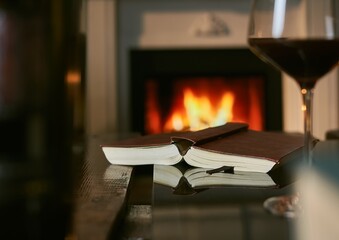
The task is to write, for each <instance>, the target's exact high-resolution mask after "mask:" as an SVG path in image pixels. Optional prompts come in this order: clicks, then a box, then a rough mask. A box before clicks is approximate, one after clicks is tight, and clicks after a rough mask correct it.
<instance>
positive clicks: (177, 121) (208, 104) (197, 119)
mask: <svg viewBox="0 0 339 240" xmlns="http://www.w3.org/2000/svg"><path fill="white" fill-rule="evenodd" d="M216 100H217V101H216V102H213V101H212V99H211V96H208V95H202V96H197V95H196V94H195V93H194V92H193V91H192V90H191V89H190V88H186V89H184V96H183V106H175V107H174V109H173V111H172V114H171V115H170V117H169V118H168V120H167V121H166V123H165V129H164V130H165V131H173V130H174V131H181V130H192V131H195V130H199V129H203V128H206V127H213V126H218V125H221V124H224V123H226V122H229V121H232V119H233V113H232V108H233V104H234V100H235V97H234V94H233V93H231V92H225V93H224V94H223V95H222V97H221V99H216Z"/></svg>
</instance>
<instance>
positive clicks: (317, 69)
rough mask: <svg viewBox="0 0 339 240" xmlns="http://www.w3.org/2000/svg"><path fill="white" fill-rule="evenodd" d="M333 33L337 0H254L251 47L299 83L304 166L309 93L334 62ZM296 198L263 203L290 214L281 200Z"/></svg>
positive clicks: (337, 44)
mask: <svg viewBox="0 0 339 240" xmlns="http://www.w3.org/2000/svg"><path fill="white" fill-rule="evenodd" d="M338 32H339V0H321V1H319V0H253V3H252V8H251V14H250V21H249V28H248V44H249V47H250V49H251V50H252V51H253V52H254V53H255V54H256V55H257V56H258V57H259V58H261V59H262V60H263V61H265V62H267V63H268V64H270V65H272V66H274V67H276V68H277V69H278V70H280V71H282V72H284V73H286V74H287V75H289V76H290V77H292V79H294V80H295V81H296V82H297V83H298V85H299V86H300V92H301V96H302V100H303V106H302V110H303V112H304V141H305V144H304V157H303V163H304V164H305V165H306V166H311V165H312V148H313V146H314V142H315V140H314V137H313V135H312V105H313V103H312V102H313V91H314V88H315V85H316V83H317V81H318V80H319V79H320V78H321V77H323V76H324V75H325V74H327V73H328V72H329V71H331V70H332V69H333V68H334V67H335V66H337V65H338V58H339V34H338ZM295 197H296V196H295V195H292V196H281V197H274V198H271V199H268V201H266V202H265V203H266V205H265V204H264V206H269V209H268V210H270V211H271V212H272V213H273V212H274V211H275V209H277V207H278V208H279V209H286V215H291V214H290V212H288V213H287V211H290V210H291V208H289V207H288V206H287V205H286V204H288V203H289V202H295V201H294V200H295V199H296V198H295ZM292 200H293V201H292ZM298 202H299V201H298ZM267 203H270V204H267ZM298 204H299V203H298ZM281 206H286V208H281ZM287 209H289V210H287ZM296 209H298V208H296ZM281 214H282V215H285V214H284V213H281ZM292 215H293V216H294V215H295V214H292Z"/></svg>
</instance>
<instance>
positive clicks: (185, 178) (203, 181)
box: [153, 164, 281, 195]
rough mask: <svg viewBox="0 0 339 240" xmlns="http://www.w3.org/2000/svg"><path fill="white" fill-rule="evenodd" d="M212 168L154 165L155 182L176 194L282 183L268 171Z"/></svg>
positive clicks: (261, 186) (265, 186)
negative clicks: (213, 171) (217, 170)
mask: <svg viewBox="0 0 339 240" xmlns="http://www.w3.org/2000/svg"><path fill="white" fill-rule="evenodd" d="M209 170H210V169H206V168H195V167H193V168H192V167H184V168H183V167H182V166H181V165H180V164H179V166H177V165H174V166H168V165H154V175H153V177H154V182H155V183H158V184H161V185H164V186H168V187H171V188H172V189H173V193H174V194H178V195H191V194H195V193H197V192H199V191H201V190H205V189H208V188H215V187H227V186H241V187H254V188H278V187H281V186H280V183H279V182H278V181H276V180H274V179H273V177H271V176H270V175H269V174H267V173H260V172H242V171H234V170H233V168H230V169H228V170H227V171H226V172H216V173H210V172H209Z"/></svg>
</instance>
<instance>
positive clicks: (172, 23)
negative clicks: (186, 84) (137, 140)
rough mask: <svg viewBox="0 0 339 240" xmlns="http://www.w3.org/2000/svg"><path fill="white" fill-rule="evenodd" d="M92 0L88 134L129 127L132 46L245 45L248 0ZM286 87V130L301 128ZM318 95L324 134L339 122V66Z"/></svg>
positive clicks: (317, 128) (296, 102)
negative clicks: (130, 55) (338, 69)
mask: <svg viewBox="0 0 339 240" xmlns="http://www.w3.org/2000/svg"><path fill="white" fill-rule="evenodd" d="M88 2H89V4H88V12H89V14H88V25H89V28H88V37H89V38H88V53H89V55H88V56H89V57H93V56H94V59H95V60H91V58H89V61H88V87H89V88H88V96H89V97H88V109H87V110H88V111H87V113H88V132H89V133H96V132H102V131H118V129H119V131H129V130H130V129H129V121H130V116H129V114H128V108H129V104H130V102H129V98H130V92H129V72H128V70H129V51H130V49H131V48H140V49H143V48H148V49H149V48H167V49H168V48H176V49H178V48H192V47H194V48H199V47H201V48H220V47H228V48H233V47H237V48H239V47H244V48H246V47H247V43H246V31H247V30H246V29H247V22H248V13H249V9H250V0H241V1H239V0H228V1H219V0H212V1H210V0H198V1H193V0H187V1H180V0H161V1H158V0H147V1H146V0H141V1H135V0H124V1H118V0H89V1H88ZM98 16H100V18H98ZM98 19H99V20H100V19H101V21H98ZM98 37H99V40H100V39H101V41H100V42H99V44H98ZM100 37H102V38H100ZM107 47H108V48H107ZM100 54H101V55H100ZM91 63H92V64H91ZM98 66H100V68H99V69H98ZM91 86H92V88H91ZM98 86H99V87H100V88H99V90H98ZM282 89H283V122H284V124H283V129H284V130H285V131H289V132H302V131H303V124H302V118H303V117H302V114H301V110H300V109H301V97H300V94H299V88H298V86H297V84H296V83H295V82H294V81H293V80H292V79H290V78H289V77H288V76H286V75H283V86H282ZM314 95H315V96H314V98H315V104H314V113H315V119H314V133H315V136H316V137H319V138H321V139H322V138H324V135H325V132H326V131H328V130H329V129H335V128H338V127H339V117H338V116H339V114H338V111H339V109H338V102H339V101H338V99H339V97H338V71H337V70H335V71H333V72H332V73H330V74H329V75H328V76H326V77H325V79H322V80H321V81H320V82H319V83H318V84H317V86H316V89H315V94H314ZM98 105H99V106H102V108H98Z"/></svg>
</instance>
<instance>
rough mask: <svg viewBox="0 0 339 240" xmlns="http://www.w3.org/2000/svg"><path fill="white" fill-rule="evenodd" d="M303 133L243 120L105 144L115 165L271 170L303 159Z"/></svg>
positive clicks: (105, 152) (105, 150)
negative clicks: (253, 127) (256, 127)
mask: <svg viewBox="0 0 339 240" xmlns="http://www.w3.org/2000/svg"><path fill="white" fill-rule="evenodd" d="M303 144H304V142H303V137H302V135H299V134H298V135H295V134H287V133H281V132H279V133H278V132H264V131H253V130H249V129H248V125H247V124H244V123H226V124H225V125H222V126H218V127H212V128H206V129H204V130H199V131H195V132H177V133H165V134H155V135H146V136H141V137H137V138H133V139H127V140H124V141H119V142H115V143H111V144H109V145H103V146H102V150H103V152H104V154H105V156H106V158H107V160H108V161H109V162H110V163H112V164H121V165H143V164H160V165H174V164H177V163H178V162H180V161H182V160H183V161H186V163H187V164H189V165H191V166H194V167H201V168H219V167H222V166H230V167H234V170H235V171H253V172H264V173H266V172H268V171H270V170H271V169H272V168H273V167H274V166H276V165H279V164H282V163H284V162H287V161H289V160H292V159H301V158H302V148H303Z"/></svg>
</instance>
